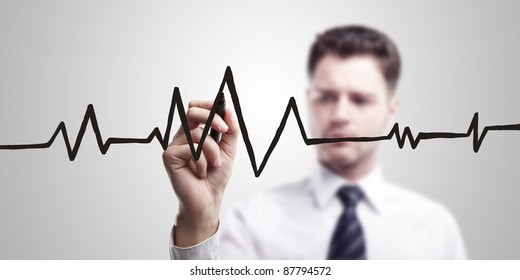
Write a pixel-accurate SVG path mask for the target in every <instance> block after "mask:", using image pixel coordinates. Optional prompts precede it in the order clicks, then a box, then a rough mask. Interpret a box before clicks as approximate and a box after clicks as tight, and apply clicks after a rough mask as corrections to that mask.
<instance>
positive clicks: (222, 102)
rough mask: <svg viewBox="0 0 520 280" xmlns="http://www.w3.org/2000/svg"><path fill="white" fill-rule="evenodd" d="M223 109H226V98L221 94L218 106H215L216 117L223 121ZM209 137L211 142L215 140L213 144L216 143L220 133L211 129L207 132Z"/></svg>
mask: <svg viewBox="0 0 520 280" xmlns="http://www.w3.org/2000/svg"><path fill="white" fill-rule="evenodd" d="M225 109H226V98H224V93H221V97H220V99H219V100H218V104H217V115H219V116H220V117H221V118H222V119H224V110H225ZM209 136H211V138H213V140H215V142H217V143H218V142H219V141H220V136H221V133H220V132H218V131H217V130H215V129H213V128H212V129H211V130H210V132H209Z"/></svg>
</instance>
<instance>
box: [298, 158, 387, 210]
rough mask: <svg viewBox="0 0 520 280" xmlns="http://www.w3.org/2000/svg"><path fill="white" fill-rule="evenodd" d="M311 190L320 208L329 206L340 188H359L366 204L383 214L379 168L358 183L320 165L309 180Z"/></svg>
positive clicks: (382, 182) (382, 191) (381, 180)
mask: <svg viewBox="0 0 520 280" xmlns="http://www.w3.org/2000/svg"><path fill="white" fill-rule="evenodd" d="M308 182H309V188H310V189H311V193H312V194H313V196H314V198H315V201H316V203H317V205H318V207H319V208H323V207H325V206H327V205H328V204H329V203H330V202H331V201H332V200H333V199H334V198H335V197H336V193H337V191H338V189H339V188H341V187H342V186H344V185H357V186H359V187H360V188H361V189H362V190H363V192H364V194H365V198H366V202H367V203H368V204H369V206H370V207H371V208H372V209H373V210H374V211H375V212H377V213H381V207H382V200H383V193H384V189H381V187H383V184H384V179H383V175H382V172H381V168H380V167H379V166H377V167H376V168H374V169H373V170H372V171H370V173H368V174H367V175H365V176H364V177H362V178H361V179H359V180H358V181H357V182H352V181H348V180H346V179H345V178H343V177H341V176H339V175H337V174H336V173H334V172H333V171H331V170H330V169H328V168H327V167H325V166H323V165H322V164H319V166H318V167H317V168H315V170H314V172H313V173H312V174H311V177H310V178H309V181H308Z"/></svg>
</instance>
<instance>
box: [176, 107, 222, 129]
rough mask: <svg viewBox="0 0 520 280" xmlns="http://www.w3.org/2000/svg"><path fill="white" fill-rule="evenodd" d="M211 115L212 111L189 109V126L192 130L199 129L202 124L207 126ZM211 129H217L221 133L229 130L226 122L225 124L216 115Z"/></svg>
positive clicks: (196, 108) (197, 108) (187, 115)
mask: <svg viewBox="0 0 520 280" xmlns="http://www.w3.org/2000/svg"><path fill="white" fill-rule="evenodd" d="M209 114H210V110H208V109H203V108H199V107H191V108H189V109H188V113H187V114H186V117H187V118H188V124H189V127H190V129H192V128H195V127H198V126H200V124H202V125H205V124H206V122H207V121H208V117H209ZM211 128H213V129H216V130H217V131H219V132H221V133H223V132H226V131H227V130H228V127H227V124H226V122H224V120H223V119H222V118H221V117H220V116H219V115H218V114H215V115H214V116H213V121H212V122H211Z"/></svg>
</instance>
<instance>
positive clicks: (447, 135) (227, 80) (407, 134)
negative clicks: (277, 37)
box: [0, 66, 520, 177]
mask: <svg viewBox="0 0 520 280" xmlns="http://www.w3.org/2000/svg"><path fill="white" fill-rule="evenodd" d="M225 85H227V87H228V90H229V93H230V95H231V100H232V101H233V105H234V107H235V113H236V116H237V120H238V123H239V126H240V130H241V133H242V138H243V140H244V143H245V145H246V149H247V153H248V154H249V159H250V161H251V166H252V168H253V171H254V174H255V176H256V177H259V176H260V175H261V174H262V171H263V170H264V168H265V166H266V164H267V161H268V160H269V157H270V156H271V154H272V152H273V151H274V148H275V147H276V145H277V144H278V140H280V137H281V135H282V133H283V130H284V128H285V125H286V123H287V119H288V118H289V114H290V113H291V111H292V112H293V114H294V117H295V118H296V121H297V123H298V127H299V129H300V133H301V135H302V138H303V141H304V142H305V144H306V145H307V146H309V145H319V144H325V143H337V142H375V141H384V140H391V139H392V138H394V137H395V139H396V141H397V144H398V146H399V148H401V149H402V148H403V147H404V145H405V143H406V140H407V139H408V142H409V143H410V146H411V147H412V149H415V148H416V147H417V146H418V145H419V142H421V141H422V140H429V139H440V138H444V139H453V138H468V137H470V136H472V135H473V151H474V152H475V153H477V152H478V151H479V149H480V146H481V145H482V142H483V141H484V138H485V137H486V135H487V133H488V132H489V131H498V130H507V131H513V130H520V123H519V124H508V125H492V126H485V127H484V129H483V130H482V134H480V135H479V129H478V126H479V123H478V112H476V113H475V114H474V115H473V119H472V120H471V123H470V125H469V127H468V130H467V131H466V132H462V133H456V132H419V133H418V134H417V136H415V137H414V136H413V134H412V131H411V129H410V127H408V126H407V127H405V128H404V130H403V132H402V133H401V132H400V129H399V124H398V123H395V124H394V126H393V127H392V129H391V130H390V132H389V133H388V135H386V136H376V137H347V138H308V137H307V133H306V132H305V128H304V126H303V123H302V120H301V118H300V113H299V112H298V106H297V105H296V100H295V99H294V97H291V98H290V99H289V103H288V104H287V108H286V109H285V113H284V115H283V117H282V120H281V122H280V125H279V126H278V129H277V130H276V134H275V136H274V138H273V140H272V141H271V144H270V145H269V148H268V149H267V152H266V153H265V155H264V158H263V160H262V162H261V163H260V166H259V167H258V166H257V163H256V156H255V152H254V150H253V147H252V145H251V141H250V139H249V134H248V132H247V127H246V124H245V121H244V117H243V115H242V108H241V107H240V101H239V100H238V94H237V91H236V88H235V82H234V79H233V73H232V71H231V68H230V67H229V66H228V67H227V68H226V72H225V74H224V78H223V79H222V83H221V84H220V88H219V91H218V94H217V96H216V98H215V102H214V105H213V107H212V108H211V111H210V114H209V117H208V120H207V122H206V124H205V126H204V130H203V132H202V137H201V139H200V142H199V146H198V148H197V149H195V145H194V144H193V140H192V137H191V134H190V129H189V127H188V121H187V118H186V113H185V110H184V106H183V103H182V98H181V94H180V91H179V88H178V87H175V88H174V90H173V98H172V102H171V106H170V110H169V113H168V121H167V124H166V130H165V132H164V135H163V134H162V133H161V131H160V130H159V128H158V127H155V128H154V129H153V130H152V132H151V133H150V135H148V137H146V138H120V137H110V138H108V139H107V140H106V141H104V142H103V138H102V137H101V131H100V129H99V125H98V121H97V118H96V113H95V111H94V106H93V105H92V104H89V105H88V106H87V110H86V112H85V116H84V117H83V121H82V123H81V126H80V129H79V132H78V136H77V137H76V141H75V142H74V146H72V145H71V142H70V139H69V136H68V133H67V127H66V125H65V123H64V122H63V121H62V122H60V124H59V125H58V127H57V128H56V130H55V131H54V133H53V134H52V136H51V138H50V139H49V141H47V142H44V143H36V144H15V145H0V150H26V149H46V148H49V147H51V146H52V144H53V143H54V140H56V138H57V137H58V135H59V134H60V133H61V135H62V136H63V140H64V141H65V146H66V147H67V153H68V155H69V159H70V160H71V161H74V159H76V156H77V155H78V151H79V148H80V146H81V141H82V140H83V136H84V135H85V131H86V130H87V126H88V123H89V122H90V124H91V125H92V130H93V131H94V134H95V136H96V141H97V144H98V147H99V150H100V152H101V153H102V154H106V152H107V151H108V149H109V148H110V147H111V146H112V145H115V144H149V143H151V142H152V141H153V140H154V139H157V141H158V142H159V143H160V144H161V146H162V148H163V150H166V148H167V147H168V144H169V141H170V134H171V129H172V124H173V117H174V113H175V109H177V113H178V115H179V118H180V120H181V125H182V129H183V131H184V133H185V134H186V138H187V140H188V143H189V145H190V149H191V154H192V155H193V157H194V159H195V160H198V159H199V158H200V155H201V152H202V147H203V144H204V140H205V139H206V136H207V135H208V133H209V129H210V124H211V122H212V121H213V117H214V115H215V114H216V110H217V105H218V102H217V101H218V100H219V99H220V98H221V95H223V94H224V86H225Z"/></svg>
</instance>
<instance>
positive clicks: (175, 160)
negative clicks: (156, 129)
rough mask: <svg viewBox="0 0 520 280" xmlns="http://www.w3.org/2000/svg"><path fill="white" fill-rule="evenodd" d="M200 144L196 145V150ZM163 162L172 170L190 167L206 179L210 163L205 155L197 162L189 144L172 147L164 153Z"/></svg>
mask: <svg viewBox="0 0 520 280" xmlns="http://www.w3.org/2000/svg"><path fill="white" fill-rule="evenodd" d="M197 147H198V144H195V150H196V149H197ZM163 161H164V163H165V164H166V165H168V166H171V168H172V170H177V169H181V168H184V167H186V166H187V165H189V166H190V169H191V170H192V171H193V172H194V173H195V174H197V175H198V176H199V177H201V178H205V177H206V176H207V175H208V173H207V168H208V161H207V159H206V156H205V155H204V153H202V154H201V155H200V157H199V159H198V160H197V161H195V159H194V158H193V156H192V154H191V149H190V145H189V144H185V145H180V146H172V147H170V148H168V149H167V150H166V151H165V152H164V153H163Z"/></svg>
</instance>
